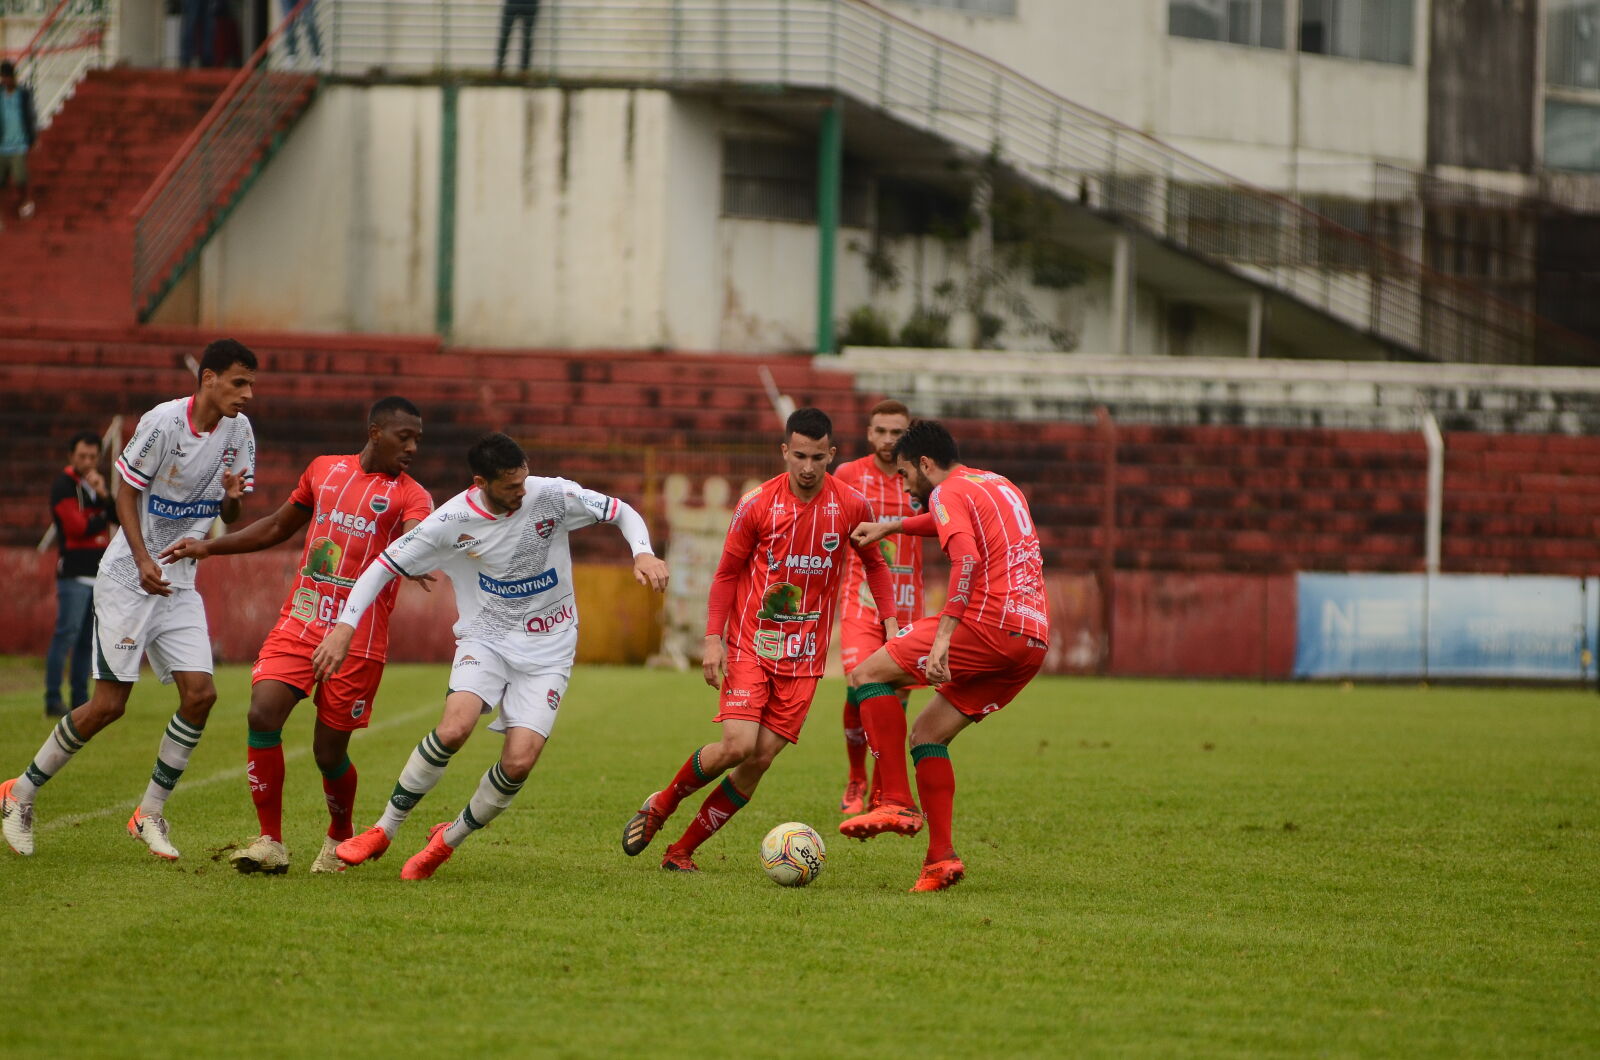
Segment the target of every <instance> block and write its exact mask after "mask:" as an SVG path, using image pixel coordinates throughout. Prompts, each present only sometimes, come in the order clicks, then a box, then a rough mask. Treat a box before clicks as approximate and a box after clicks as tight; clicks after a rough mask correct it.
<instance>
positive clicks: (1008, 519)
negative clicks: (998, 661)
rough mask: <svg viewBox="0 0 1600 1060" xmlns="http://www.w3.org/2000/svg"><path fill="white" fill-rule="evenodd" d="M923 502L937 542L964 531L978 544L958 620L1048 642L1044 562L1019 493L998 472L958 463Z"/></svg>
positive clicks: (943, 542) (1048, 623) (1048, 624)
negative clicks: (963, 609)
mask: <svg viewBox="0 0 1600 1060" xmlns="http://www.w3.org/2000/svg"><path fill="white" fill-rule="evenodd" d="M928 503H929V504H930V505H931V506H932V507H933V517H934V522H935V524H936V525H937V526H938V529H939V544H940V545H944V544H945V543H946V542H948V541H949V540H950V537H951V535H952V534H956V533H960V532H963V531H964V532H966V533H968V534H971V535H972V540H973V541H974V542H976V544H977V548H978V565H977V569H976V570H975V571H973V573H972V587H971V595H970V596H969V597H968V602H967V609H966V613H965V614H964V615H963V616H962V620H963V621H966V620H968V619H970V620H972V621H973V622H978V623H981V624H983V625H986V626H993V627H996V628H998V629H1003V630H1006V631H1007V632H1010V633H1021V634H1022V635H1024V636H1028V637H1033V638H1035V639H1037V640H1041V641H1048V640H1049V639H1050V613H1049V605H1048V604H1047V603H1046V602H1045V592H1044V560H1043V557H1042V556H1041V555H1040V553H1039V535H1038V534H1037V533H1036V532H1035V531H1034V527H1033V516H1032V515H1031V514H1030V513H1029V511H1028V502H1027V500H1026V499H1024V498H1023V496H1022V491H1021V490H1019V489H1017V487H1016V486H1015V485H1014V484H1012V482H1011V481H1010V480H1009V479H1007V478H1005V477H1004V476H1002V475H997V474H995V473H994V472H992V471H979V470H977V469H976V468H970V467H966V466H964V465H960V464H958V465H956V466H955V467H953V468H951V469H950V475H949V477H947V478H946V479H945V480H944V481H943V482H941V483H939V485H937V486H935V487H934V489H933V493H932V495H931V496H929V498H928Z"/></svg>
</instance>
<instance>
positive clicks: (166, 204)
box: [133, 0, 325, 319]
mask: <svg viewBox="0 0 1600 1060" xmlns="http://www.w3.org/2000/svg"><path fill="white" fill-rule="evenodd" d="M316 10H317V8H316V6H315V0H301V3H300V4H299V6H298V7H296V8H295V9H294V11H292V12H291V13H290V15H289V17H288V18H286V19H285V20H284V21H283V22H282V23H281V24H280V25H279V26H278V28H277V29H276V30H275V31H274V32H273V33H272V34H271V35H270V36H269V37H268V38H267V40H266V41H265V42H264V43H263V44H262V45H261V47H260V48H258V49H257V50H256V53H255V54H254V55H252V56H251V57H250V59H249V61H248V62H246V63H245V65H244V67H243V69H241V70H240V71H239V74H238V76H237V77H235V78H234V80H233V81H232V82H231V83H230V84H229V85H228V87H227V89H226V90H224V91H223V93H222V95H221V96H219V97H218V98H217V102H216V103H215V104H213V105H212V108H211V110H210V111H209V112H207V114H206V116H205V118H204V119H203V120H202V121H201V123H200V125H199V126H198V127H197V128H196V129H195V131H194V132H193V133H192V134H191V135H190V136H189V139H188V140H186V141H185V142H184V144H183V146H182V147H181V148H180V149H179V150H178V153H177V154H176V155H175V156H174V157H173V159H172V161H171V162H169V163H168V164H167V167H166V169H164V170H163V171H162V172H161V175H160V176H158V177H157V178H156V180H155V182H154V183H153V184H152V185H151V186H150V189H149V190H148V191H147V192H145V194H144V197H143V198H141V199H140V201H139V204H138V205H137V206H135V207H134V210H133V217H134V240H133V308H134V312H135V314H136V315H137V316H138V317H139V318H140V319H145V318H146V317H147V316H148V315H149V313H150V312H151V311H152V310H153V309H154V308H155V307H156V306H157V305H159V304H160V302H161V300H162V298H164V297H165V296H166V294H167V291H168V290H170V289H171V286H172V284H173V283H175V282H176V281H177V280H178V278H179V277H181V276H182V274H183V272H184V270H185V269H186V268H187V267H188V265H189V264H190V263H192V261H193V259H194V257H195V256H196V255H197V254H199V252H200V249H201V248H202V247H203V246H204V245H205V241H206V240H207V239H208V238H209V237H210V236H211V234H212V232H214V231H215V230H216V228H217V227H218V226H219V225H220V224H221V223H222V221H223V219H224V218H225V217H226V216H227V211H228V210H229V209H230V208H231V207H232V205H233V204H234V203H235V202H237V201H238V199H239V198H240V197H241V196H242V195H243V194H244V192H245V191H246V190H247V188H248V186H249V183H250V181H251V180H252V179H253V178H254V176H255V174H256V173H257V172H259V170H260V168H261V167H262V166H263V165H265V164H266V162H267V159H268V158H269V157H270V156H271V153H272V152H273V151H274V150H275V149H276V148H277V147H278V146H279V144H280V143H281V140H282V137H283V135H284V134H285V133H286V131H287V128H288V124H289V123H290V122H291V121H292V120H293V119H294V118H295V117H296V116H298V114H299V113H300V112H301V111H302V110H303V109H304V108H305V106H306V105H307V103H308V102H309V100H310V95H311V93H312V91H314V89H315V86H316V79H315V77H313V76H312V75H311V73H310V72H309V71H310V70H312V69H315V68H316V66H317V65H318V64H319V63H321V62H323V61H325V53H324V55H323V56H319V55H318V54H317V52H320V51H321V50H322V49H321V46H320V41H319V43H318V47H317V48H316V49H315V50H313V49H312V47H311V41H313V40H317V36H316V34H315V26H314V23H313V21H312V19H313V16H314V14H315V12H316ZM302 29H305V30H310V31H311V32H308V33H307V34H305V36H304V38H302V37H301V35H300V33H299V31H300V30H302ZM297 45H298V46H297Z"/></svg>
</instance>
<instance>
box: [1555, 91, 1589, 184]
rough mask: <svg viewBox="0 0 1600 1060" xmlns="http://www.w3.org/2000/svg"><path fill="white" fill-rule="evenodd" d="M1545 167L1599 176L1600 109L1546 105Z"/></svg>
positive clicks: (1563, 103)
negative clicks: (1573, 170) (1579, 171)
mask: <svg viewBox="0 0 1600 1060" xmlns="http://www.w3.org/2000/svg"><path fill="white" fill-rule="evenodd" d="M1544 164H1545V165H1547V166H1549V167H1550V168H1551V169H1577V170H1582V171H1584V172H1586V173H1600V106H1591V105H1589V104H1586V103H1566V102H1563V101H1561V100H1555V99H1550V100H1546V101H1545V104H1544Z"/></svg>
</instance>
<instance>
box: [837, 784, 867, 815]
mask: <svg viewBox="0 0 1600 1060" xmlns="http://www.w3.org/2000/svg"><path fill="white" fill-rule="evenodd" d="M866 791H867V782H866V780H865V779H863V778H861V777H851V778H850V782H849V783H848V784H846V785H845V786H844V798H842V799H840V800H839V812H840V813H844V814H849V815H850V816H852V817H854V816H856V815H858V814H862V813H866V812H867V803H866V799H865V798H863V796H864V795H865V794H866Z"/></svg>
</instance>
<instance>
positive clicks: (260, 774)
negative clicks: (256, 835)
mask: <svg viewBox="0 0 1600 1060" xmlns="http://www.w3.org/2000/svg"><path fill="white" fill-rule="evenodd" d="M272 735H273V736H276V735H277V734H276V733H274V734H272ZM255 737H256V734H254V733H252V734H251V740H252V742H251V745H250V749H249V750H248V751H247V752H246V753H245V763H246V765H245V777H246V778H247V779H248V780H249V781H250V801H251V802H253V803H255V804H256V820H257V821H258V822H259V823H260V826H261V834H262V835H264V836H270V837H272V838H273V839H276V840H277V841H278V842H280V843H281V842H283V744H281V743H274V744H273V745H272V746H271V747H257V746H255V744H256V743H258V742H262V741H259V740H256V738H255Z"/></svg>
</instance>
